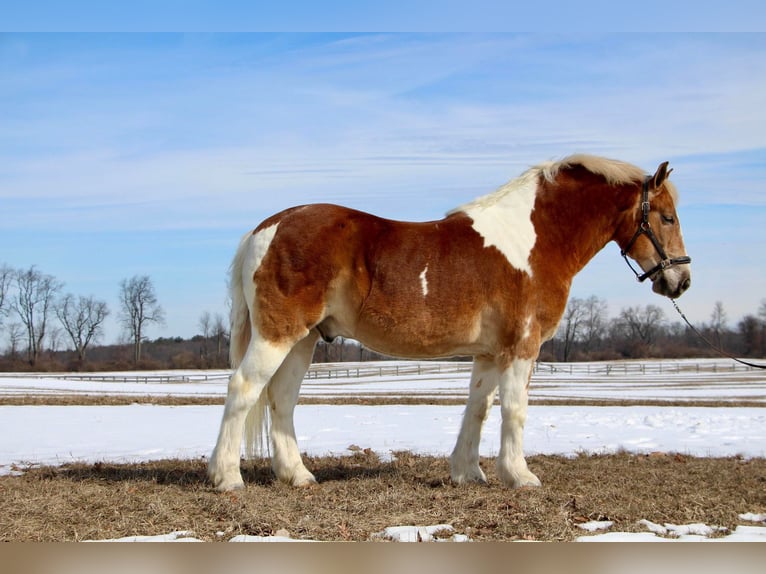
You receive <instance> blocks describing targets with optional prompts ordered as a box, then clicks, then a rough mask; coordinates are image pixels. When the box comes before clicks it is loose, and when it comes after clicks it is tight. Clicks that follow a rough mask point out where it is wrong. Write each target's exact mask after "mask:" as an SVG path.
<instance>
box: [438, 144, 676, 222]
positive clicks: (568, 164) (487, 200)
mask: <svg viewBox="0 0 766 574" xmlns="http://www.w3.org/2000/svg"><path fill="white" fill-rule="evenodd" d="M576 166H581V167H583V168H585V169H586V170H588V171H589V172H591V173H593V174H596V175H600V176H602V177H603V178H604V179H605V180H606V182H607V183H608V184H609V185H629V184H632V183H636V182H640V181H643V179H644V178H645V177H646V175H647V174H646V173H645V172H644V170H642V169H641V168H640V167H637V166H635V165H633V164H630V163H626V162H624V161H619V160H616V159H609V158H605V157H599V156H595V155H589V154H584V153H578V154H573V155H570V156H567V157H565V158H563V159H561V160H559V161H548V162H544V163H540V164H538V165H536V166H534V167H531V168H529V169H528V170H527V171H525V172H524V173H523V174H521V175H520V176H519V177H517V178H516V179H513V180H511V181H509V182H508V183H506V184H505V185H502V186H501V187H499V188H498V189H497V190H496V191H494V192H493V193H490V194H488V195H484V196H481V197H478V198H476V199H474V200H473V201H471V202H469V203H466V204H465V205H462V206H460V207H457V208H455V209H453V210H451V211H449V212H448V213H447V215H452V214H453V213H457V212H468V211H470V210H471V209H477V208H478V209H481V208H487V207H491V206H493V205H495V204H497V203H498V202H501V201H502V200H503V198H504V197H506V196H507V195H508V194H509V193H512V192H513V191H514V190H517V189H523V188H525V187H526V186H528V185H529V184H530V182H531V181H533V180H536V179H537V178H539V177H543V178H544V179H545V180H546V181H548V182H551V183H553V182H554V181H555V180H556V177H557V176H558V174H559V173H560V172H561V171H562V170H565V169H569V168H572V167H576ZM664 185H665V189H666V190H667V191H668V193H670V196H671V197H672V199H673V203H675V204H678V191H677V190H676V187H675V186H674V185H673V184H672V183H671V182H670V181H669V180H665V184H664Z"/></svg>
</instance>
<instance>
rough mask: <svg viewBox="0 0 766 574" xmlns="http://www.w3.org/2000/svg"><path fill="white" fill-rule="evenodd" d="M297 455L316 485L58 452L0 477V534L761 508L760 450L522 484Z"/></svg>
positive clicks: (350, 525)
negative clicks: (210, 477)
mask: <svg viewBox="0 0 766 574" xmlns="http://www.w3.org/2000/svg"><path fill="white" fill-rule="evenodd" d="M309 401H311V399H303V400H302V402H309ZM0 402H3V403H4V404H32V405H33V404H129V403H131V402H153V403H158V404H210V403H216V404H217V403H220V402H221V399H204V398H203V399H189V398H185V397H180V398H179V397H167V403H166V402H165V400H163V399H162V398H158V397H145V398H142V397H116V398H110V397H103V396H79V397H77V396H74V397H7V398H5V400H3V399H0ZM322 402H338V403H341V402H346V401H342V400H341V401H322ZM352 402H353V403H356V402H358V401H357V400H354V401H352ZM372 402H375V403H381V404H385V403H386V401H384V400H382V399H376V400H373V401H372ZM397 402H401V401H397ZM434 402H437V403H438V401H434ZM595 404H604V403H602V402H596V403H595ZM619 404H626V403H619ZM663 404H666V405H667V404H668V403H663ZM720 404H721V405H722V406H723V405H726V406H745V405H744V404H743V405H738V404H737V403H734V404H732V403H720ZM705 406H714V404H712V403H706V405H705ZM306 461H307V466H308V467H309V469H310V470H311V471H312V472H314V474H315V475H316V477H317V479H318V480H319V485H318V486H316V487H314V488H310V489H295V488H292V487H288V486H286V485H284V484H281V483H279V482H276V481H275V479H274V477H273V475H272V473H271V470H270V468H269V463H268V461H266V460H260V461H255V462H244V461H243V474H244V477H245V482H246V488H245V489H244V490H243V491H239V492H236V493H218V492H216V491H215V490H213V489H212V488H211V486H210V484H209V483H208V482H207V480H206V476H205V470H206V461H205V460H204V459H196V460H164V461H158V462H146V463H141V464H130V465H120V464H111V463H97V464H69V465H65V466H60V467H43V468H32V469H28V470H26V472H25V473H24V474H22V475H20V476H0V517H2V518H1V519H0V540H2V541H17V542H18V541H49V542H50V541H78V540H88V539H100V540H103V539H112V538H120V537H126V536H136V535H158V534H167V533H169V532H172V531H175V530H191V531H193V532H194V535H195V536H196V537H197V538H200V539H202V540H207V541H225V540H229V539H231V538H232V537H233V536H236V535H238V534H248V535H261V536H263V535H272V534H275V533H276V532H277V531H281V530H286V531H288V532H289V534H290V535H291V536H292V537H293V538H298V539H313V540H325V541H345V540H353V541H365V540H369V539H370V537H371V535H372V534H374V533H376V532H380V531H382V530H383V529H384V528H386V527H387V526H401V525H430V524H441V523H446V524H451V525H452V526H453V527H454V528H455V532H457V533H460V534H467V535H469V536H470V538H471V539H473V540H500V541H512V540H543V541H569V540H573V539H575V538H576V537H577V536H581V535H584V534H586V533H585V532H584V531H583V530H581V529H579V528H577V524H579V523H582V522H585V521H588V520H612V521H614V523H615V524H614V526H613V528H612V530H613V531H623V532H631V531H638V532H643V531H645V527H643V526H641V525H639V524H638V521H639V520H641V519H648V520H651V521H652V522H657V523H666V522H667V523H673V524H687V523H695V522H702V523H705V524H708V525H718V526H725V527H727V528H730V529H733V528H734V527H735V526H736V525H737V524H738V523H740V521H739V519H738V514H740V513H744V512H757V513H763V512H766V459H741V458H736V457H731V458H695V457H688V456H682V455H675V454H663V453H656V454H652V455H632V454H628V453H620V454H616V455H602V456H579V457H575V458H565V457H559V456H532V457H529V458H528V461H529V465H530V468H531V469H532V470H533V472H535V473H537V474H538V476H540V478H541V479H542V481H543V487H542V488H539V489H520V490H511V489H508V488H505V487H503V486H502V485H501V484H500V483H499V481H498V479H497V478H496V477H495V475H494V467H493V464H494V461H493V460H490V459H486V460H482V467H483V468H484V469H485V472H486V473H487V475H488V477H489V484H488V485H469V486H456V485H453V484H452V483H451V482H450V480H449V466H448V461H447V460H446V458H443V457H428V456H419V455H414V454H412V453H409V452H399V453H396V455H395V457H394V459H393V460H392V461H381V460H380V459H379V458H378V456H377V455H376V454H375V453H373V452H371V451H369V450H362V449H360V450H359V451H358V452H355V453H353V454H352V455H350V456H344V457H307V459H306Z"/></svg>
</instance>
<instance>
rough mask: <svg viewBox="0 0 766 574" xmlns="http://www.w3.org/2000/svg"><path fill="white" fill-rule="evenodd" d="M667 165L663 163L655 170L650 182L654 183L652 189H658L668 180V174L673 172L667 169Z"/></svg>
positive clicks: (665, 162)
mask: <svg viewBox="0 0 766 574" xmlns="http://www.w3.org/2000/svg"><path fill="white" fill-rule="evenodd" d="M668 163H670V162H667V161H663V162H662V163H661V164H660V166H659V167H658V168H657V172H656V173H655V174H654V177H653V178H652V182H653V183H654V189H657V188H658V187H660V186H661V185H662V184H663V183H664V181H665V180H666V179H667V178H668V176H669V175H670V172H671V171H673V170H672V169H668Z"/></svg>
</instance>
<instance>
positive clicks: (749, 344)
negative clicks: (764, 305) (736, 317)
mask: <svg viewBox="0 0 766 574" xmlns="http://www.w3.org/2000/svg"><path fill="white" fill-rule="evenodd" d="M737 327H738V329H739V333H740V335H741V337H742V350H743V353H744V354H745V355H746V356H749V357H755V356H762V355H763V354H764V352H766V338H765V336H766V325H764V323H763V322H762V321H760V320H759V319H758V318H757V317H755V316H754V315H745V316H744V317H743V318H742V320H741V321H740V322H739V324H738V325H737Z"/></svg>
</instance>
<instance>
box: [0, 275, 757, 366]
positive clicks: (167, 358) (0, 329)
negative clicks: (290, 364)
mask: <svg viewBox="0 0 766 574" xmlns="http://www.w3.org/2000/svg"><path fill="white" fill-rule="evenodd" d="M117 289H118V309H117V317H118V320H119V322H120V324H121V325H122V327H123V330H124V334H125V341H126V343H123V344H117V345H100V342H101V338H102V337H103V326H104V321H105V319H106V318H107V317H108V316H109V315H110V313H111V312H112V311H111V309H109V307H108V305H107V303H106V302H105V301H103V300H100V299H98V298H96V297H95V296H92V295H88V296H84V295H75V294H73V293H65V292H64V284H63V283H62V282H61V281H59V280H57V279H56V278H55V277H53V276H51V275H48V274H45V273H43V272H41V271H40V270H39V269H37V268H36V267H35V266H32V267H30V268H28V269H13V268H11V267H9V266H7V265H2V266H0V335H2V339H4V340H5V343H6V347H5V351H4V353H2V355H0V370H20V369H23V368H28V369H49V370H55V369H66V370H71V369H78V370H79V369H88V370H101V369H130V368H153V369H165V368H226V367H227V366H228V348H229V331H228V321H227V320H225V319H224V317H223V316H222V315H221V314H215V315H212V314H211V313H210V312H208V311H203V312H202V314H201V316H200V318H199V322H198V328H199V334H198V335H196V336H194V337H192V338H191V339H188V340H186V339H182V338H180V337H176V338H162V337H160V338H158V339H155V340H153V341H152V340H149V339H148V337H147V336H146V333H147V329H148V327H149V326H151V325H164V324H165V312H164V310H163V308H162V306H161V305H160V303H159V301H158V298H157V295H156V292H155V289H154V285H153V282H152V280H151V278H150V277H149V276H147V275H135V276H133V277H130V278H126V279H123V280H122V281H120V283H119V285H118V286H117ZM695 326H696V327H697V329H698V330H700V331H701V332H702V333H703V334H704V335H705V336H706V338H708V339H709V340H711V341H713V342H714V344H716V345H718V346H720V347H723V348H725V349H726V350H727V351H729V352H730V353H733V354H736V355H739V356H743V357H763V356H766V299H764V300H762V301H761V304H760V307H759V309H758V310H757V312H756V313H753V314H748V315H746V316H745V317H743V318H742V319H740V320H739V321H738V322H737V323H736V324H735V325H730V323H729V320H728V316H727V313H726V310H725V309H724V305H723V303H722V302H720V301H717V302H716V303H715V304H714V306H713V308H712V310H711V314H710V320H709V321H708V322H705V323H701V324H697V325H695ZM2 339H0V340H2ZM62 347H63V348H62ZM712 355H715V351H713V350H712V349H710V348H709V347H708V345H707V344H706V343H704V342H703V341H701V340H700V339H699V337H698V336H697V335H696V334H695V333H694V332H693V331H692V330H691V329H689V328H688V327H687V326H686V325H684V324H682V323H681V322H680V321H676V322H673V321H670V320H669V319H668V317H667V316H666V315H665V313H664V311H663V310H662V309H661V308H659V307H657V306H656V305H636V306H631V307H624V308H623V309H621V310H620V312H619V314H618V315H617V316H616V317H609V314H608V304H607V302H606V301H605V300H604V299H601V298H599V297H596V296H592V297H589V298H578V297H572V298H571V299H570V300H569V302H568V304H567V307H566V310H565V312H564V316H563V317H562V320H561V324H560V325H559V329H558V331H557V333H556V335H555V337H554V338H553V339H552V340H551V341H548V342H547V343H546V344H544V345H543V347H542V350H541V356H540V358H541V360H546V361H580V360H614V359H625V358H646V357H667V358H671V357H702V356H712ZM43 357H44V359H45V360H44V361H42V364H41V358H43ZM383 358H386V357H384V356H382V355H379V354H377V353H375V352H373V351H370V350H369V349H365V348H364V347H362V346H361V345H359V344H358V343H357V342H355V341H352V340H344V339H338V340H336V342H334V343H332V344H327V343H325V342H324V341H320V342H319V344H318V345H317V348H316V351H315V353H314V361H315V362H338V361H365V360H376V359H383Z"/></svg>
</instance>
